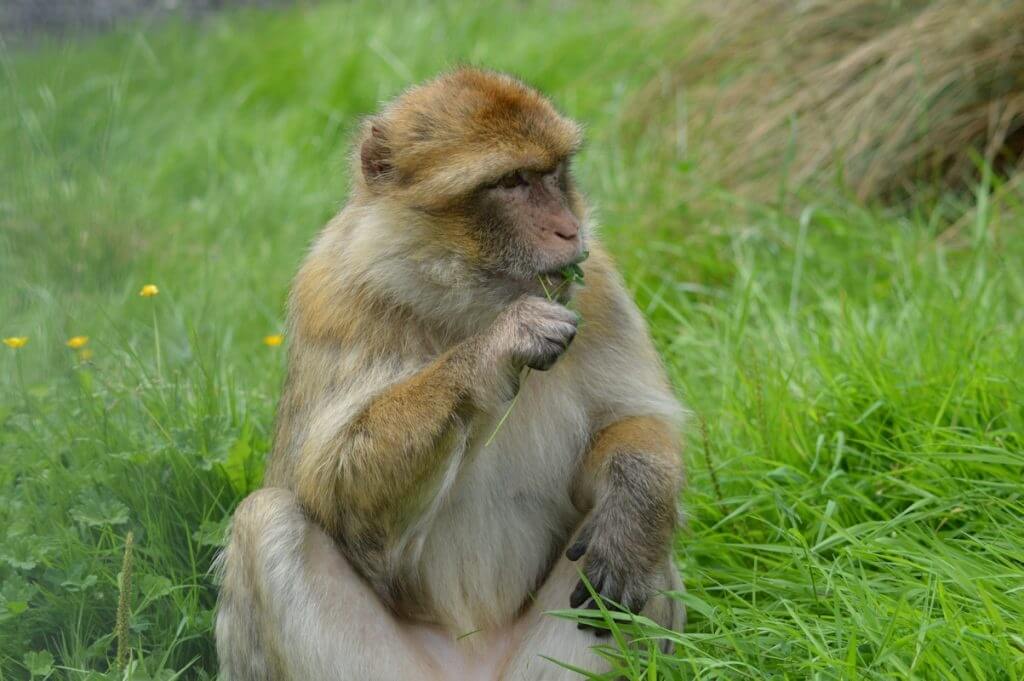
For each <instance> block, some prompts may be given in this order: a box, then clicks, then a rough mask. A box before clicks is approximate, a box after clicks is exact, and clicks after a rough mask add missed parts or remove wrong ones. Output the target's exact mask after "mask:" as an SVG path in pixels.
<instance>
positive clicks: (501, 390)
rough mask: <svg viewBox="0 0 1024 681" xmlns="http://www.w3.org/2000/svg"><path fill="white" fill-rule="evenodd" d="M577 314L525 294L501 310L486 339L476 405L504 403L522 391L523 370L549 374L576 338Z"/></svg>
mask: <svg viewBox="0 0 1024 681" xmlns="http://www.w3.org/2000/svg"><path fill="white" fill-rule="evenodd" d="M578 323H579V317H578V316H577V315H576V313H575V312H573V311H572V310H570V309H568V308H567V307H565V306H563V305H559V304H558V303H555V302H552V301H549V300H545V299H544V298H541V297H540V296H530V295H525V296H522V297H520V298H518V299H517V300H516V301H515V302H513V303H512V304H511V305H509V306H508V307H507V308H506V309H505V310H503V311H502V313H501V314H500V315H498V318H497V319H495V320H494V323H493V324H492V325H491V327H490V329H489V330H488V331H487V332H486V333H485V336H484V339H483V340H484V346H485V347H484V352H482V353H481V357H480V359H481V361H483V362H484V363H485V366H484V368H485V369H486V371H484V372H481V374H480V376H479V378H480V379H481V380H480V381H478V382H477V384H475V385H474V391H475V392H477V393H478V395H477V402H478V404H481V405H482V406H485V407H493V406H495V404H502V403H504V402H506V401H507V400H510V399H511V398H512V397H514V396H515V394H516V392H517V391H518V390H519V378H520V372H521V370H522V368H523V367H524V366H525V367H530V368H531V369H536V370H538V371H547V370H548V369H550V368H551V367H552V366H553V365H554V363H555V361H556V360H557V359H558V358H559V357H561V356H562V353H564V352H565V351H566V350H567V349H568V348H569V344H570V343H572V339H573V338H575V337H576V327H577V324H578Z"/></svg>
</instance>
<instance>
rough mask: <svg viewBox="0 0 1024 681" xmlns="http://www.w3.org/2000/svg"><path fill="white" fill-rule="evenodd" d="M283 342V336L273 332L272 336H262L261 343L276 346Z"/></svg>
mask: <svg viewBox="0 0 1024 681" xmlns="http://www.w3.org/2000/svg"><path fill="white" fill-rule="evenodd" d="M283 342H284V336H282V335H281V334H279V333H275V334H274V335H273V336H264V337H263V344H264V345H268V346H270V347H272V348H276V347H277V346H278V345H280V344H281V343H283Z"/></svg>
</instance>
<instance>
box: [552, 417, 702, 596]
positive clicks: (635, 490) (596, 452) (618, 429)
mask: <svg viewBox="0 0 1024 681" xmlns="http://www.w3.org/2000/svg"><path fill="white" fill-rule="evenodd" d="M675 431H676V429H675V427H674V426H673V424H672V423H671V422H669V421H667V420H665V419H663V418H660V417H655V416H632V417H628V418H624V419H621V420H619V421H616V422H614V423H612V424H611V425H609V426H607V427H605V428H604V429H602V430H601V431H600V432H599V433H598V434H597V436H596V437H595V438H594V440H593V444H592V446H591V447H590V449H589V451H588V452H587V453H586V455H585V456H584V458H583V461H582V462H581V465H580V469H579V471H578V473H577V476H576V479H575V484H574V489H573V502H574V503H575V504H576V505H577V507H578V508H580V510H583V511H586V512H588V513H589V515H588V517H587V520H586V521H585V522H584V525H583V527H582V529H581V530H580V532H579V534H578V535H577V537H576V541H575V542H574V543H573V545H572V546H570V547H569V549H568V551H567V552H566V556H567V557H568V558H569V559H570V560H578V559H580V558H581V557H582V556H583V555H584V554H586V556H587V558H586V560H585V561H584V563H583V570H584V573H585V574H586V576H587V579H588V580H589V581H590V583H591V585H592V586H593V588H594V589H595V590H596V591H597V592H598V593H600V594H601V595H602V597H603V598H606V599H610V600H612V601H614V602H616V603H618V604H620V605H622V606H623V607H625V608H626V609H627V610H629V611H631V612H640V610H642V609H643V607H644V604H645V603H646V602H647V599H648V598H649V597H650V595H651V591H652V586H651V584H652V580H653V577H654V576H655V575H656V574H657V573H658V571H659V570H663V569H664V564H665V559H666V552H667V550H668V547H669V545H670V543H671V541H672V533H673V530H674V529H675V526H676V517H677V511H676V504H677V496H678V494H679V489H680V486H681V484H682V463H681V461H680V458H679V443H678V440H677V436H676V432H675ZM589 598H590V593H589V591H588V590H587V588H586V586H585V585H584V584H583V582H582V581H580V583H579V584H578V585H577V587H576V589H575V591H574V592H573V593H572V595H571V596H570V605H571V606H572V607H574V608H575V607H578V606H580V605H582V604H583V603H584V602H586V601H587V600H588V599H589Z"/></svg>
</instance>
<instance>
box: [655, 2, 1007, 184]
mask: <svg viewBox="0 0 1024 681" xmlns="http://www.w3.org/2000/svg"><path fill="white" fill-rule="evenodd" d="M679 13H680V14H682V15H683V17H682V19H680V21H683V22H684V23H687V24H690V23H693V22H695V21H696V22H699V23H701V25H702V26H704V27H705V28H704V30H702V31H701V33H700V35H699V36H698V37H697V38H696V39H695V40H693V41H692V43H690V44H689V45H687V49H686V50H685V51H684V52H683V54H681V55H680V56H679V57H678V58H677V59H676V61H675V64H674V66H673V67H671V75H670V76H668V77H667V79H666V78H659V79H658V80H657V81H655V82H654V83H653V84H652V85H651V86H650V87H649V88H648V90H647V94H646V95H645V96H644V97H643V98H642V99H646V100H647V101H648V105H650V102H651V101H652V100H653V101H660V102H662V104H661V105H659V107H656V108H660V107H661V106H664V104H665V103H668V104H673V103H674V100H675V98H676V97H678V96H680V94H681V96H683V97H685V98H686V101H687V103H688V105H689V107H688V113H689V116H688V117H687V122H688V123H689V124H690V127H691V130H690V139H691V141H692V142H693V144H694V146H695V147H696V149H697V150H699V151H701V152H702V153H704V154H706V162H707V163H709V164H713V166H714V174H715V176H716V177H718V178H719V179H724V180H728V181H729V182H730V183H731V184H732V185H733V186H740V187H743V188H745V189H746V190H747V191H750V192H752V193H754V194H755V195H756V194H758V193H760V194H761V195H762V196H763V195H764V190H767V191H769V192H771V191H774V189H775V186H776V184H777V181H778V175H779V171H780V167H785V169H786V171H787V172H788V173H789V175H790V179H791V181H792V182H794V183H795V184H803V183H806V182H808V181H812V180H813V181H814V182H815V183H817V184H819V185H821V184H825V185H828V184H831V183H832V182H833V181H834V180H835V179H836V177H839V178H841V179H842V180H843V181H844V182H846V183H847V184H849V186H850V187H851V188H852V189H853V191H854V193H855V194H856V195H857V196H858V197H859V198H861V199H864V198H876V197H880V196H881V197H888V198H899V199H905V198H907V197H908V196H916V195H918V194H919V193H920V192H921V191H922V185H935V184H938V185H940V186H947V187H949V186H953V187H963V186H964V185H969V184H971V183H973V182H975V181H976V180H977V178H978V172H977V169H978V166H979V164H980V163H985V164H988V165H990V166H991V165H995V166H998V167H999V168H1000V169H1001V170H1003V171H1005V173H1004V174H1007V175H1008V174H1012V172H1013V171H1015V170H1018V169H1020V167H1021V163H1022V158H1024V3H1020V2H1002V1H996V2H989V0H967V1H964V0H912V1H906V2H890V1H888V0H838V1H836V0H812V1H811V2H799V3H794V2H787V1H786V0H770V1H768V2H757V3H751V2H743V1H742V0H739V1H730V2H724V3H723V2H711V1H707V2H705V1H698V2H694V3H689V4H688V5H687V6H686V7H685V9H681V10H680V12H679ZM644 111H645V113H644V116H647V115H650V114H651V110H650V108H649V107H648V108H645V109H644Z"/></svg>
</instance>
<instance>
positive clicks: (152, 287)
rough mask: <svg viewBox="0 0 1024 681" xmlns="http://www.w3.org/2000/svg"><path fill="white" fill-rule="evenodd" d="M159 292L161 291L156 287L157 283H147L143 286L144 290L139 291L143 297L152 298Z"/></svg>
mask: <svg viewBox="0 0 1024 681" xmlns="http://www.w3.org/2000/svg"><path fill="white" fill-rule="evenodd" d="M158 293H160V289H158V288H157V287H156V284H146V285H145V286H143V287H142V290H141V291H139V295H140V296H142V297H143V298H152V297H153V296H155V295H156V294H158Z"/></svg>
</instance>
